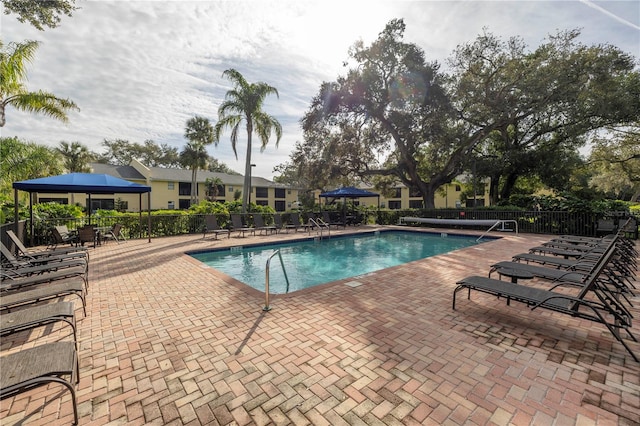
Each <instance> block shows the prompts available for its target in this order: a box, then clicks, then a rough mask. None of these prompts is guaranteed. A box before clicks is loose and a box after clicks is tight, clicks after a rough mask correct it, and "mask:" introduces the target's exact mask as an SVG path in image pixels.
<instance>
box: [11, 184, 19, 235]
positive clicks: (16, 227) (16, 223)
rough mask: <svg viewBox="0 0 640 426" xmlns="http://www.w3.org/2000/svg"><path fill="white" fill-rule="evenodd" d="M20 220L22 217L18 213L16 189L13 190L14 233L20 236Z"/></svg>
mask: <svg viewBox="0 0 640 426" xmlns="http://www.w3.org/2000/svg"><path fill="white" fill-rule="evenodd" d="M18 219H20V216H19V213H18V189H17V188H14V189H13V232H15V233H16V235H20V234H18Z"/></svg>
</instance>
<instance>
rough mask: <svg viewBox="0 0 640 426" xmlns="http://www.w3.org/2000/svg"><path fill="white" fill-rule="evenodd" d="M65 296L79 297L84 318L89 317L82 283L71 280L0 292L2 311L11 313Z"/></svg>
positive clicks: (0, 307)
mask: <svg viewBox="0 0 640 426" xmlns="http://www.w3.org/2000/svg"><path fill="white" fill-rule="evenodd" d="M65 296H77V297H79V298H80V300H81V301H82V310H83V312H84V316H85V317H86V316H87V303H86V300H85V293H84V286H83V285H82V283H79V282H75V281H71V280H63V281H54V282H44V283H38V284H34V285H32V286H29V287H27V288H22V289H17V290H6V291H2V292H0V311H11V310H12V309H16V308H19V307H22V306H26V305H32V304H35V303H38V302H41V301H45V300H51V299H57V298H59V297H65ZM3 315H4V314H3Z"/></svg>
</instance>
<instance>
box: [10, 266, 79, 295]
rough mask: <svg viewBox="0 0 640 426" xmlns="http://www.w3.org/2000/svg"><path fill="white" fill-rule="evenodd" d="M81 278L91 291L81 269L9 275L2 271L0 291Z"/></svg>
mask: <svg viewBox="0 0 640 426" xmlns="http://www.w3.org/2000/svg"><path fill="white" fill-rule="evenodd" d="M73 278H79V279H81V280H82V282H83V283H84V287H85V290H86V291H87V292H88V291H89V280H88V279H87V275H86V274H85V272H84V271H83V270H81V269H71V268H67V269H60V270H57V271H46V272H44V273H37V274H31V275H17V276H16V275H9V273H8V272H7V271H3V272H2V281H0V291H7V290H18V289H21V288H25V287H29V286H32V285H37V284H45V283H50V282H54V281H59V280H70V279H73Z"/></svg>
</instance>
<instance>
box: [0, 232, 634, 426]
mask: <svg viewBox="0 0 640 426" xmlns="http://www.w3.org/2000/svg"><path fill="white" fill-rule="evenodd" d="M361 229H362V230H368V231H371V230H372V229H375V228H371V227H358V228H356V230H361ZM353 230H354V228H347V231H351V232H353ZM430 230H431V231H432V232H437V233H438V234H440V232H447V233H449V234H450V235H451V234H454V233H456V231H455V230H443V229H438V230H434V229H430ZM334 232H335V233H336V234H339V233H343V232H344V231H343V230H342V229H340V230H337V231H334V230H332V231H331V234H332V235H334ZM462 233H464V234H472V232H471V231H467V230H465V231H464V232H462ZM305 234H306V233H305ZM477 234H478V235H479V234H480V233H479V232H478V233H477ZM297 235H298V236H299V235H301V233H300V232H298V234H297ZM494 235H496V234H494ZM500 235H501V236H503V238H502V239H500V240H496V241H491V242H487V243H485V244H487V245H486V246H484V247H486V250H485V251H483V252H478V251H477V250H476V249H474V248H473V247H472V248H467V249H461V250H456V251H455V252H454V253H451V254H448V255H446V256H434V257H431V258H428V259H423V260H419V261H415V262H411V263H410V264H407V265H401V266H397V267H394V268H390V269H386V270H382V271H378V272H376V273H375V274H372V275H368V276H358V277H357V278H351V279H348V283H353V282H358V283H361V284H362V286H360V287H358V288H357V291H354V289H353V288H350V287H348V286H345V285H344V284H345V281H339V282H336V283H334V284H327V285H322V286H319V287H316V288H310V289H305V290H302V291H300V292H295V293H293V294H288V295H277V296H275V297H274V298H273V300H272V303H271V307H272V310H271V311H269V312H266V313H265V312H263V311H262V308H263V306H264V293H262V292H260V291H257V290H253V289H251V291H249V290H247V289H246V287H247V286H240V285H234V284H233V283H229V282H228V280H226V278H224V277H222V276H221V275H222V274H216V273H215V271H214V270H212V269H210V268H200V267H197V266H196V265H198V262H197V261H196V260H195V259H193V258H191V257H190V256H188V255H186V254H185V252H187V251H196V250H207V249H212V248H225V247H230V246H232V245H249V244H254V243H266V242H275V241H283V240H287V239H294V238H296V233H294V232H289V234H286V233H284V234H279V235H269V236H248V237H246V238H239V237H237V236H235V235H234V236H232V237H231V238H229V239H227V238H224V239H221V240H214V239H213V237H211V238H207V239H203V238H202V234H193V235H185V236H178V237H165V238H157V239H156V238H154V239H152V241H151V243H148V242H147V240H135V239H134V240H129V241H127V242H126V243H121V244H116V243H113V242H110V243H108V244H103V245H102V246H98V247H97V248H90V249H89V250H90V251H91V261H90V264H89V268H90V272H89V275H90V277H91V291H90V292H89V293H88V294H87V312H88V315H87V317H86V318H83V316H82V314H81V313H80V312H78V325H77V326H78V340H79V360H80V383H79V385H78V386H77V397H78V409H79V412H80V419H79V420H80V421H79V424H80V425H92V426H102V425H107V424H127V425H143V424H171V425H194V426H196V425H229V424H237V425H239V426H244V425H281V424H292V425H304V424H313V425H322V424H324V425H336V426H338V425H345V426H346V425H355V424H369V425H400V424H402V425H407V426H409V425H421V424H423V425H424V424H437V425H440V424H476V425H485V424H499V425H503V424H513V425H522V424H559V425H562V424H567V425H600V426H602V425H631V424H637V419H638V418H640V387H639V386H638V383H640V363H636V362H634V361H633V359H632V358H631V356H630V355H629V354H627V353H626V351H625V349H624V348H623V347H622V345H621V344H620V343H618V342H617V341H616V340H615V338H614V337H612V336H611V335H610V334H609V333H608V332H607V331H606V329H605V328H604V327H602V326H599V325H598V324H594V323H592V322H588V321H584V320H579V319H576V318H571V317H568V316H564V315H560V314H556V313H553V312H549V311H544V312H543V311H539V310H535V311H531V310H530V309H527V308H526V306H524V305H520V304H514V303H512V304H511V305H512V306H507V305H506V302H505V301H504V300H502V299H496V298H495V297H491V296H489V295H483V294H476V293H474V294H472V296H471V300H467V299H466V297H465V298H462V297H461V298H460V302H459V306H458V307H457V309H456V310H455V311H453V310H452V309H451V299H452V293H453V290H454V288H455V286H456V284H455V283H456V281H458V280H460V279H462V278H464V277H465V276H468V275H482V276H486V274H487V273H488V271H489V266H490V265H491V264H492V263H496V262H498V261H501V260H508V259H510V258H511V256H512V255H513V254H515V253H521V252H526V251H528V249H529V248H530V247H533V246H536V245H539V244H540V243H542V242H545V241H548V240H549V239H551V238H552V236H550V235H532V234H520V235H514V234H500ZM636 247H640V244H638V243H637V242H636ZM636 278H637V277H636ZM225 280H226V281H225ZM634 284H635V285H636V286H638V285H640V282H639V281H638V280H637V279H636V280H635V282H634ZM527 285H541V283H540V282H538V281H537V280H536V279H533V280H527ZM633 302H634V304H635V306H634V307H633V308H631V309H630V310H631V313H632V314H633V315H634V316H635V317H636V318H638V317H640V303H639V302H640V298H638V297H636V298H635V299H634V300H633ZM635 328H636V330H633V329H632V332H635V334H636V335H638V334H640V332H638V330H637V329H638V326H636V327H635ZM61 339H67V340H68V339H69V333H68V328H65V327H62V326H50V327H41V328H40V329H37V330H35V331H33V332H32V333H31V334H29V333H28V332H20V333H16V334H13V335H10V336H3V337H2V340H1V341H0V346H1V348H2V355H5V354H9V353H12V352H15V351H18V350H20V349H23V348H28V347H33V346H35V345H38V344H42V343H45V342H49V341H58V340H61ZM627 342H628V344H629V345H630V346H631V347H632V349H633V350H634V351H635V352H636V353H638V354H640V343H634V342H631V341H629V340H627ZM43 407H44V408H43ZM72 420H73V410H72V408H71V398H70V397H69V394H68V393H67V394H66V395H64V396H63V397H62V398H60V386H59V385H50V386H42V387H39V388H34V389H31V390H30V391H28V392H24V393H22V394H20V395H18V396H14V397H11V398H6V399H3V400H2V401H0V424H2V425H5V424H7V425H9V424H38V425H45V424H46V425H51V426H55V425H65V424H71V423H72Z"/></svg>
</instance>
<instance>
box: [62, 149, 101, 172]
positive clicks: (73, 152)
mask: <svg viewBox="0 0 640 426" xmlns="http://www.w3.org/2000/svg"><path fill="white" fill-rule="evenodd" d="M56 151H58V152H59V153H60V154H61V155H62V157H63V158H64V167H65V168H66V169H67V171H68V172H69V173H88V172H90V171H91V168H90V167H89V163H90V162H91V161H92V160H93V158H94V155H93V154H92V153H91V152H90V151H89V148H87V147H86V146H85V145H82V144H81V143H80V142H72V143H69V142H65V141H61V142H60V146H59V147H58V148H56Z"/></svg>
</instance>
